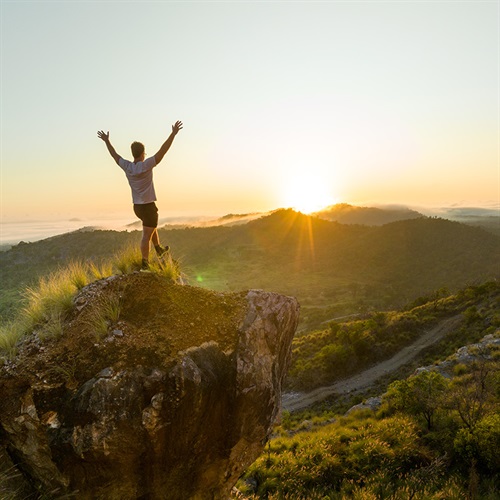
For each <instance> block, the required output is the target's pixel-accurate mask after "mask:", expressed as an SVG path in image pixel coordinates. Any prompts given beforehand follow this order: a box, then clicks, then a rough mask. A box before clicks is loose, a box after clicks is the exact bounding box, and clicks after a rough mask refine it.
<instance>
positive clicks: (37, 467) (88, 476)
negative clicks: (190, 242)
mask: <svg viewBox="0 0 500 500" xmlns="http://www.w3.org/2000/svg"><path fill="white" fill-rule="evenodd" d="M110 303H112V304H115V305H116V304H118V313H116V310H115V312H114V313H113V314H111V312H110V308H109V304H110ZM298 316H299V306H298V303H297V301H296V299H294V298H291V297H285V296H282V295H278V294H275V293H269V292H264V291H257V290H252V291H249V292H244V293H235V294H222V293H215V292H212V291H208V290H203V289H201V288H197V287H189V286H180V285H177V284H174V283H172V282H170V281H168V280H167V279H165V278H162V277H160V276H158V275H155V274H149V273H134V274H131V275H125V276H119V277H115V278H113V279H108V280H101V281H99V282H96V283H93V284H92V285H89V286H88V287H86V288H84V289H83V290H82V291H81V292H80V294H79V296H77V297H76V298H75V307H74V309H73V311H72V313H71V314H70V315H69V316H68V317H67V318H66V319H65V322H64V328H63V333H62V335H61V336H60V337H58V338H48V339H47V335H41V333H42V330H43V325H41V326H40V329H39V330H38V333H37V332H34V333H33V334H32V335H30V336H28V337H27V339H26V340H25V341H24V343H23V344H22V346H21V347H20V349H19V354H18V356H17V358H16V359H15V360H14V362H13V363H7V364H5V365H4V366H3V368H2V369H1V371H0V398H1V400H2V405H1V407H0V439H1V445H2V446H1V447H2V449H3V450H4V451H5V452H7V453H8V455H9V457H10V459H11V460H12V462H13V463H14V464H16V465H17V468H18V470H19V471H21V472H22V474H23V475H24V477H26V478H28V479H29V481H30V483H31V484H32V485H35V486H37V487H38V488H40V489H41V490H42V491H43V492H44V493H45V494H47V495H49V496H55V497H57V496H62V495H68V494H69V495H72V494H73V495H75V496H76V497H77V498H79V499H106V500H113V499H116V500H118V499H120V500H126V499H136V498H148V499H152V500H154V499H172V500H175V499H223V498H228V497H229V495H230V491H231V488H232V487H233V486H234V484H235V483H236V481H237V479H238V477H239V476H240V475H241V474H242V472H243V471H244V469H245V468H246V467H247V466H248V465H250V464H251V463H252V462H253V461H254V460H255V459H256V458H257V457H258V456H259V454H260V453H261V452H262V450H263V447H264V445H265V443H266V441H267V439H268V438H269V436H270V434H271V431H272V427H273V423H274V422H275V419H276V418H277V416H278V413H279V411H280V400H281V388H282V384H283V380H284V377H285V374H286V371H287V368H288V365H289V363H290V356H291V342H292V338H293V335H294V333H295V330H296V327H297V323H298ZM103 321H104V323H103ZM103 324H104V327H103V326H102V325H103ZM99 325H100V326H99ZM41 339H43V340H41Z"/></svg>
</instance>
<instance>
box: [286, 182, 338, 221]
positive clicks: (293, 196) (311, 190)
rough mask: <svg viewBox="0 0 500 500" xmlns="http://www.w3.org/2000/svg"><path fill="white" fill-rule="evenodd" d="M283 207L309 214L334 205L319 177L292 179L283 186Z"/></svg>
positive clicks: (326, 187)
mask: <svg viewBox="0 0 500 500" xmlns="http://www.w3.org/2000/svg"><path fill="white" fill-rule="evenodd" d="M283 199H284V205H285V206H286V207H290V208H293V209H295V210H297V211H299V212H302V213H304V214H310V213H312V212H316V211H318V210H321V209H322V208H325V207H327V206H328V205H332V204H334V203H335V200H334V199H333V196H332V195H331V193H330V191H329V189H328V186H327V185H325V182H324V181H323V180H322V179H320V178H319V177H313V176H307V175H303V176H299V177H294V178H293V179H291V180H290V182H289V183H288V184H286V185H285V189H284V194H283Z"/></svg>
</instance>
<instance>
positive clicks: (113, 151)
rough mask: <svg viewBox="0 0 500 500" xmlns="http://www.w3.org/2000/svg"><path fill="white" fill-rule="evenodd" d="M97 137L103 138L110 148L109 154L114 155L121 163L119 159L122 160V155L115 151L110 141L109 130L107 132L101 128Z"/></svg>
mask: <svg viewBox="0 0 500 500" xmlns="http://www.w3.org/2000/svg"><path fill="white" fill-rule="evenodd" d="M97 137H99V139H102V140H103V141H104V142H105V143H106V147H107V148H108V151H109V154H110V155H111V156H112V157H113V159H114V160H115V161H116V163H117V164H118V165H119V163H118V161H119V160H120V158H121V157H120V155H119V154H118V153H117V152H116V151H115V148H114V147H113V145H112V144H111V142H109V132H108V133H105V132H104V130H99V132H97Z"/></svg>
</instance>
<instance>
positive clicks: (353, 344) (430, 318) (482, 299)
mask: <svg viewBox="0 0 500 500" xmlns="http://www.w3.org/2000/svg"><path fill="white" fill-rule="evenodd" d="M443 294H444V291H443V290H441V291H437V292H435V293H433V294H431V295H430V296H428V297H421V298H418V299H417V300H415V301H414V303H413V304H412V305H410V306H409V307H408V308H407V310H402V311H391V312H377V313H371V314H368V315H366V317H365V318H364V319H360V320H355V321H348V322H343V323H340V322H335V321H332V322H330V323H329V325H328V327H327V328H325V329H323V330H316V331H313V332H309V333H306V334H303V335H299V336H297V337H296V338H295V339H294V342H293V360H292V366H291V368H290V371H289V375H288V385H289V387H291V388H295V389H312V388H314V387H319V386H322V385H327V384H331V383H333V382H334V381H336V380H338V379H341V378H344V377H346V376H348V375H352V374H354V373H356V372H359V371H361V370H363V369H365V368H367V367H368V366H370V365H371V364H373V363H375V362H378V361H381V360H383V359H387V358H389V357H390V356H392V355H394V354H395V353H396V352H398V351H399V350H401V349H402V348H403V347H404V346H406V345H408V344H410V343H411V342H413V341H414V340H416V339H417V338H418V337H419V336H420V335H422V333H423V332H424V331H426V330H429V329H431V328H432V327H433V326H435V325H436V324H437V323H438V321H440V320H442V319H445V318H449V317H452V316H455V315H458V314H461V315H462V316H463V318H464V320H463V322H462V325H461V326H460V327H457V328H455V329H452V331H451V332H450V333H449V334H447V335H446V336H445V337H444V339H443V341H442V342H440V343H439V344H438V348H437V349H434V350H433V351H432V352H439V353H440V354H441V355H442V354H443V353H445V354H451V353H452V352H453V351H454V350H455V349H457V348H458V347H460V346H461V345H464V344H466V343H468V342H472V341H475V340H478V339H479V338H481V337H483V336H484V335H486V334H487V333H491V332H493V331H494V330H495V329H496V328H498V327H499V326H500V307H499V306H500V284H498V283H496V282H490V283H486V284H484V285H481V286H471V287H467V288H465V289H464V290H461V291H459V292H458V293H457V294H454V295H449V296H447V297H443V296H442V295H443ZM428 356H429V362H431V361H432V356H431V355H430V353H428Z"/></svg>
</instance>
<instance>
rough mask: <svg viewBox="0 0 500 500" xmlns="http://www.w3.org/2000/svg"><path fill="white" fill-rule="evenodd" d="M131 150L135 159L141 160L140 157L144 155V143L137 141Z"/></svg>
mask: <svg viewBox="0 0 500 500" xmlns="http://www.w3.org/2000/svg"><path fill="white" fill-rule="evenodd" d="M130 149H131V150H132V156H133V157H134V159H136V158H139V156H141V155H142V153H144V144H143V143H142V142H137V141H135V142H133V143H132V145H131V146H130Z"/></svg>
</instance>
